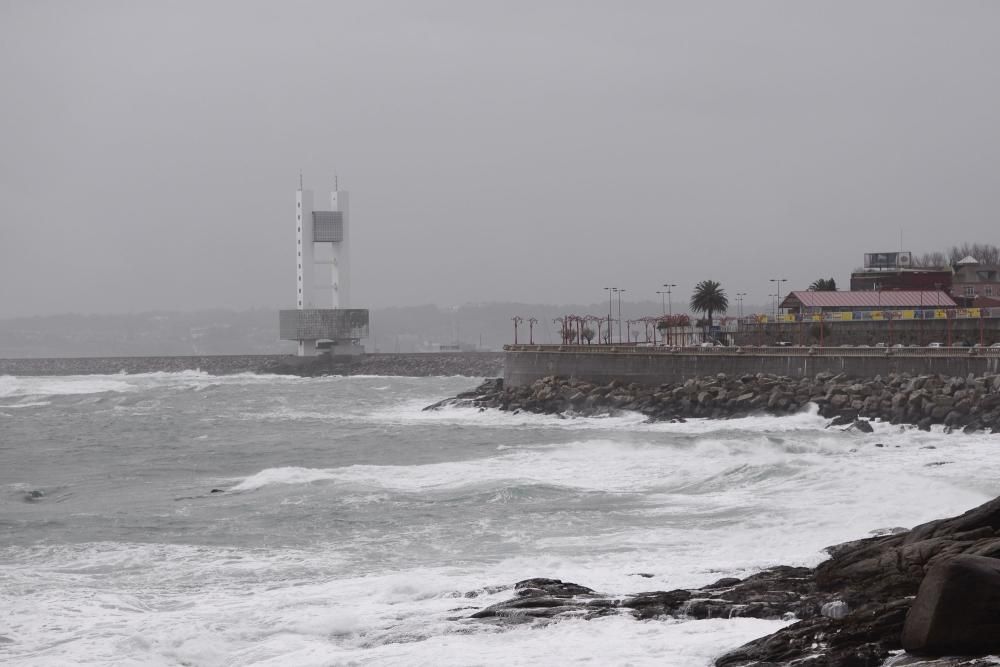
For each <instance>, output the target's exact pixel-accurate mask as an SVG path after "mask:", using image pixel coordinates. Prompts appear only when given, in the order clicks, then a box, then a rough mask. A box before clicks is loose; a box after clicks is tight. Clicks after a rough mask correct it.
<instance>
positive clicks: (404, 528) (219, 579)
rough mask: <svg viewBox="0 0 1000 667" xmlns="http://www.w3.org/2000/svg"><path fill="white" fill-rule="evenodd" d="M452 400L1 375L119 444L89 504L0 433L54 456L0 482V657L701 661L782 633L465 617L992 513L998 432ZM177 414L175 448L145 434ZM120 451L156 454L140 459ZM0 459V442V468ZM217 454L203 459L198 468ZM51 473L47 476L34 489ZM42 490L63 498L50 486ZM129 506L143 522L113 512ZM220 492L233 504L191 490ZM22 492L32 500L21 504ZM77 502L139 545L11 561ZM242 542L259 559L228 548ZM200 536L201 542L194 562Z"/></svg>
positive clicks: (230, 380)
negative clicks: (569, 584)
mask: <svg viewBox="0 0 1000 667" xmlns="http://www.w3.org/2000/svg"><path fill="white" fill-rule="evenodd" d="M31 382H36V384H34V385H32V384H30V383H31ZM26 383H27V384H26ZM114 383H121V384H117V385H116V384H114ZM468 383H469V382H468V380H462V379H454V378H453V379H422V380H415V379H413V378H385V377H380V378H378V379H371V378H360V379H359V378H322V379H302V378H275V377H273V376H253V375H244V376H223V377H215V376H208V375H206V374H203V373H197V372H186V373H168V374H147V375H143V376H120V375H115V376H87V377H79V378H75V377H72V378H37V379H27V378H9V377H3V378H0V396H3V397H4V398H5V400H4V403H9V404H11V405H26V404H28V403H32V402H43V401H39V400H38V399H39V398H42V397H45V398H46V399H48V398H49V397H55V396H59V395H62V394H61V393H60V392H61V391H67V392H68V395H73V394H82V395H84V397H88V395H89V398H94V399H95V400H96V401H100V402H94V403H92V404H91V403H87V404H79V403H75V402H74V403H73V404H72V405H71V406H70V407H71V408H72V411H70V409H68V408H67V409H66V412H65V413H59V412H57V411H59V410H63V409H64V408H66V405H60V402H59V401H58V400H52V401H51V405H50V406H47V407H45V410H51V411H52V415H53V417H54V419H52V420H49V419H47V418H45V419H43V421H44V422H46V423H47V422H49V421H52V422H55V423H59V422H60V419H61V418H63V415H64V414H65V415H68V417H66V418H69V419H72V420H74V421H72V428H73V429H74V430H73V432H72V434H71V435H72V436H73V437H75V436H76V435H77V433H78V432H80V434H81V435H85V436H87V437H90V438H91V439H93V440H96V441H100V440H101V439H104V438H110V437H114V434H115V431H114V430H113V429H112V428H111V426H114V425H119V426H122V429H123V430H122V431H121V432H120V434H119V437H120V438H121V440H120V441H118V442H116V443H114V444H115V445H116V447H114V448H111V449H109V452H110V453H108V454H106V455H107V456H109V458H108V460H107V461H105V462H104V465H105V466H106V468H107V469H108V470H110V471H114V472H115V476H114V478H113V479H114V485H113V486H111V487H108V486H96V487H95V486H87V484H98V483H101V481H102V480H104V479H105V478H107V477H108V475H107V474H105V473H104V472H103V470H104V469H103V468H101V467H100V466H97V467H96V468H95V470H97V471H98V473H99V474H93V475H92V476H91V477H86V478H85V477H84V476H83V473H82V472H81V476H80V477H73V476H72V473H73V471H74V469H75V468H74V467H73V466H67V465H66V461H67V460H72V459H67V455H66V454H65V452H64V451H63V450H59V449H58V448H59V447H60V446H61V445H62V444H66V446H67V447H70V445H71V444H72V442H73V439H72V438H70V437H67V438H65V443H64V441H63V440H60V439H58V438H54V439H49V440H46V439H39V440H37V441H32V440H30V437H29V436H30V433H31V430H30V429H32V428H37V423H36V422H31V421H29V420H30V419H32V415H33V414H34V413H33V411H30V410H13V411H11V412H10V415H9V416H5V417H4V420H5V422H4V426H5V427H7V426H8V424H11V425H18V424H22V422H23V424H24V427H23V428H22V430H21V431H20V433H21V434H22V435H21V438H20V440H19V443H18V444H19V446H23V447H24V448H25V449H24V451H25V452H34V451H35V450H36V448H40V447H44V448H50V449H51V451H52V452H53V454H51V455H49V454H48V453H46V455H45V456H43V457H42V458H40V459H39V460H40V461H41V463H39V464H38V465H39V467H37V468H35V469H32V471H31V474H28V473H23V475H22V476H20V477H13V478H12V479H6V478H4V474H5V472H6V470H8V469H9V468H8V467H4V466H3V465H0V488H2V489H3V493H2V494H0V503H7V504H6V505H5V506H4V509H9V510H12V512H11V513H8V514H6V515H5V516H4V519H0V521H6V520H7V516H13V517H16V521H14V522H9V523H3V524H0V528H3V529H4V530H5V531H6V532H0V608H3V609H4V610H5V616H4V619H5V620H4V627H3V628H0V635H2V636H3V637H5V638H7V639H9V640H10V641H0V662H8V663H11V664H24V665H63V664H126V665H132V664H134V665H150V664H151V665H177V664H191V665H206V666H214V665H220V666H221V665H232V664H247V665H286V664H296V665H313V664H314V665H329V664H358V665H367V664H378V665H468V664H489V665H492V664H515V665H516V664H524V665H529V664H532V665H533V664H562V663H568V662H584V661H587V662H590V663H593V664H633V665H666V666H668V667H671V666H673V667H681V666H683V667H692V666H695V667H698V666H702V665H705V666H707V665H709V664H710V663H711V660H712V658H713V657H715V656H716V655H718V654H720V653H722V652H724V651H726V650H727V649H729V648H734V647H736V646H738V645H740V644H742V643H744V642H746V641H748V640H750V639H752V638H754V637H757V636H760V635H763V634H766V633H768V632H772V631H774V630H775V629H777V628H778V627H780V626H781V623H780V622H769V621H759V620H753V619H712V620H707V621H679V620H656V621H645V622H637V621H635V620H632V619H631V618H628V617H624V616H614V617H608V618H603V619H597V620H593V621H589V622H585V621H579V620H569V621H562V622H558V623H553V624H548V625H545V626H536V625H525V626H514V627H512V628H509V627H505V626H500V625H495V624H489V623H481V622H474V621H471V620H469V619H468V616H469V614H470V613H472V612H473V611H474V610H477V609H481V608H482V607H485V606H487V605H489V604H492V603H495V602H498V601H500V600H503V599H505V598H506V597H508V596H509V595H511V591H510V589H509V586H510V585H511V584H513V583H514V582H516V581H518V580H521V579H524V578H528V577H535V576H548V577H556V578H560V579H563V580H566V581H575V582H577V583H580V584H583V585H586V586H589V587H592V588H594V589H596V590H598V591H601V592H606V593H610V594H616V595H624V594H630V593H636V592H640V591H643V590H658V589H660V590H669V589H671V588H677V587H689V586H700V585H704V584H706V583H709V582H711V581H714V580H716V579H718V578H720V577H724V576H745V575H746V574H749V573H751V572H753V571H757V570H759V569H761V568H765V567H768V566H772V565H778V564H790V565H796V564H803V565H812V564H815V563H817V562H819V561H820V560H822V559H823V558H824V554H823V552H822V548H823V547H825V546H827V545H830V544H834V543H837V542H841V541H845V540H849V539H857V538H860V537H864V536H865V535H866V534H867V533H868V531H871V530H873V529H878V528H888V527H894V526H900V525H901V526H904V527H909V526H912V525H914V524H916V523H919V522H922V521H926V520H930V519H933V518H939V517H942V516H947V515H952V514H957V513H959V512H961V511H964V510H966V509H968V508H970V507H973V506H975V505H977V504H979V503H981V502H983V501H984V500H986V499H987V498H989V497H993V496H995V495H997V494H998V493H1000V489H998V483H997V480H998V479H1000V459H997V457H994V456H992V452H993V449H995V446H996V445H995V436H987V435H963V434H951V435H944V434H942V433H940V432H932V433H925V432H919V431H915V430H913V429H908V428H904V429H901V428H898V427H893V426H890V425H887V424H876V425H874V426H875V432H874V433H871V434H859V433H853V432H842V431H840V430H836V429H829V430H826V429H824V428H823V426H824V425H825V420H823V419H821V418H820V417H818V415H817V414H816V413H815V411H804V412H802V413H800V414H798V415H794V416H791V417H782V418H777V417H768V416H757V417H747V418H743V419H734V420H725V421H708V420H689V421H688V422H686V423H676V424H669V423H654V424H647V423H644V418H643V417H642V416H641V415H636V414H625V415H620V416H616V417H605V418H575V419H560V418H558V417H553V416H545V415H530V414H525V413H521V414H517V415H513V414H510V413H503V412H499V411H494V410H488V411H485V412H479V411H477V410H473V409H459V408H449V409H445V410H442V411H437V412H423V411H422V410H421V408H422V407H423V406H425V405H427V404H428V403H431V402H433V401H434V400H436V399H437V398H440V397H441V396H442V395H447V394H448V393H454V391H456V390H461V389H462V388H464V385H467V384H468ZM123 385H125V386H123ZM114 387H117V388H114ZM126 387H130V388H126ZM57 390H58V391H57ZM32 392H38V393H32ZM47 392H52V393H47ZM103 394H109V395H110V396H103ZM44 402H49V401H48V400H46V401H44ZM64 403H65V402H64ZM109 404H111V405H112V406H113V407H114V410H109V409H108V406H109ZM40 414H41V415H47V414H49V413H48V412H46V411H42V412H41V413H40ZM81 414H82V415H84V416H85V417H88V418H92V421H88V420H87V419H84V418H81V417H80V415H81ZM109 416H112V417H113V418H112V419H109ZM34 418H35V419H36V420H38V419H39V417H38V416H35V417H34ZM181 419H189V420H191V422H192V424H193V426H192V424H185V426H187V427H189V428H187V429H185V430H181V431H178V432H171V431H167V430H166V429H167V428H168V427H169V425H170V424H171V423H172V422H175V421H178V420H181ZM88 428H89V429H91V430H89V431H88V430H87V429H88ZM161 431H162V433H163V435H162V436H157V435H156V434H160V433H161ZM136 433H142V434H150V433H152V434H154V435H153V436H152V437H154V438H156V437H162V442H161V441H160V440H157V441H156V442H155V443H154V444H156V445H157V446H155V447H150V448H148V452H146V450H145V449H143V450H138V449H136V448H135V446H134V443H133V438H135V437H136V436H135V434H136ZM261 434H271V435H272V436H273V439H268V438H267V437H263V435H261ZM469 434H472V436H471V437H468V436H469ZM331 435H336V436H338V438H337V439H333V438H331ZM258 436H260V437H259V438H258ZM459 436H462V437H465V438H466V439H459ZM400 438H401V439H403V440H404V444H403V446H401V447H398V448H396V449H393V448H392V447H391V446H392V445H395V444H397V443H396V442H395V440H394V439H400ZM275 443H279V445H275ZM455 443H459V445H460V447H457V446H456V445H455ZM879 444H880V445H882V446H881V447H878V446H876V445H879ZM449 445H450V446H452V447H453V449H448V446H449ZM466 445H468V448H466ZM255 446H256V447H258V448H259V449H258V450H255V449H254V447H255ZM931 447H933V449H931ZM328 448H332V449H331V451H332V452H333V453H331V454H329V455H328V452H327V449H328ZM337 448H339V449H337ZM275 450H277V451H275ZM473 450H474V451H473ZM12 451H14V450H13V449H12V448H9V447H8V448H7V449H3V448H0V463H4V462H5V461H7V460H6V459H3V458H2V457H3V456H4V455H8V456H9V455H10V454H9V452H12ZM48 451H49V450H46V452H48ZM66 451H84V452H87V456H97V454H90V453H89V452H90V450H86V449H84V450H72V449H67V450H66ZM134 451H140V452H146V453H144V454H143V456H146V458H144V459H142V460H141V461H140V463H138V464H134V468H124V467H123V466H122V464H121V462H120V457H121V456H122V455H123V454H124V453H129V452H134ZM213 452H214V455H215V456H216V458H215V459H211V460H212V461H221V462H222V464H221V466H220V467H218V468H212V469H211V471H208V470H207V463H208V461H209V458H208V455H209V454H212V453H213ZM385 452H389V453H388V454H385ZM376 454H382V456H376ZM390 454H391V456H390ZM49 460H51V461H52V463H51V465H52V466H57V467H44V466H45V465H49V464H47V463H46V461H49ZM10 462H13V463H15V464H17V463H19V462H20V459H19V458H16V457H15V458H12V459H10ZM130 465H133V464H130ZM203 466H204V467H206V471H205V472H203V471H202V469H203ZM81 468H82V466H81ZM54 471H55V472H59V473H60V474H65V475H66V476H67V479H66V480H65V481H63V482H60V484H59V485H57V484H54V483H51V481H46V480H48V479H49V478H50V477H51V476H52V475H54ZM178 471H179V472H178ZM170 475H176V477H171V476H170ZM26 480H31V484H28V482H27V481H26ZM95 480H96V481H95ZM216 483H218V484H216ZM129 484H132V485H133V487H130V488H132V490H133V491H134V495H133V496H131V498H134V499H135V500H136V503H137V504H142V503H154V507H153V511H152V513H150V514H143V515H136V514H134V513H133V508H132V507H130V506H129V504H128V503H123V502H119V501H116V498H119V497H124V496H119V495H118V494H119V493H120V492H121V491H122V487H124V486H126V485H129ZM213 486H219V487H222V488H225V489H227V492H226V493H221V494H214V495H210V494H207V493H206V492H207V490H208V489H210V488H213ZM33 489H42V490H44V496H41V497H39V499H37V500H32V501H30V502H26V495H25V494H26V492H29V493H30V491H31V490H33ZM94 489H98V490H100V491H103V492H104V493H106V494H107V495H108V496H109V501H108V502H107V504H106V505H100V504H96V505H88V507H87V509H86V511H92V512H95V513H97V514H96V515H97V517H98V519H99V520H100V522H101V525H103V524H117V523H119V522H120V523H122V524H126V525H133V524H134V525H135V526H136V528H135V529H134V530H133V532H132V533H129V534H131V535H133V536H134V537H133V539H120V540H118V541H110V540H109V541H99V542H98V541H94V539H95V538H93V537H89V536H87V535H83V536H79V535H77V536H76V537H75V538H74V539H66V540H62V541H60V540H46V539H36V538H32V539H29V540H23V541H19V540H18V535H19V532H18V530H19V526H21V525H22V523H23V524H25V525H26V524H30V523H31V522H32V521H37V522H38V523H40V524H41V525H42V526H43V527H44V526H47V525H48V524H46V523H45V521H49V522H51V524H52V525H53V526H56V527H58V526H62V525H64V524H69V525H74V524H77V523H81V522H83V521H84V520H86V519H87V517H86V516H85V515H84V514H83V512H84V510H83V509H81V507H80V505H81V504H82V503H83V501H84V500H85V499H87V500H89V499H90V498H91V497H94V496H95V495H96V496H99V493H95V491H94ZM146 489H148V492H146V491H145V490H146ZM191 489H201V490H200V491H197V490H196V491H193V492H192V491H191ZM62 497H66V498H69V499H73V501H74V502H61V503H60V502H59V500H60V498H62ZM157 498H162V500H160V501H158V500H157ZM156 502H160V503H161V504H160V505H155V503H156ZM13 510H17V511H16V513H13ZM36 515H37V517H36ZM261 517H264V519H261ZM265 519H267V520H270V521H271V523H266V522H265V523H261V522H262V521H264V520H265ZM185 521H190V523H184V522H185ZM296 521H298V522H299V524H301V525H302V526H304V528H303V530H304V532H305V538H303V536H301V535H299V536H295V537H296V538H297V539H296V540H294V541H293V540H290V538H289V541H283V540H285V539H286V535H290V534H291V533H289V532H287V531H285V530H283V529H284V528H285V525H284V524H294V523H295V522H296ZM18 522H22V523H18ZM163 522H180V524H181V525H182V527H183V528H184V531H182V532H181V533H179V534H180V535H182V536H183V537H181V538H179V539H177V542H176V543H161V542H162V539H161V538H160V537H159V536H160V535H161V534H162V533H160V532H157V531H156V530H155V529H156V528H159V527H160V524H161V523H163ZM299 524H296V525H299ZM206 526H210V527H212V529H213V530H215V529H216V528H217V527H219V526H222V527H223V528H225V530H228V531H229V532H225V530H223V529H222V528H219V529H218V530H217V531H216V532H211V533H209V532H208V528H206ZM8 528H11V530H7V529H8ZM38 530H39V529H36V532H33V533H32V535H35V536H37V535H38V534H39V533H38ZM53 530H55V528H54V529H53ZM123 530H124V529H123ZM261 531H263V533H264V535H265V537H266V539H263V540H256V541H253V542H250V541H249V537H257V536H258V533H259V532H261ZM337 531H341V532H337ZM203 533H205V534H208V535H209V537H210V538H211V539H208V538H206V541H205V543H198V540H199V539H200V538H201V537H202V534H203ZM171 534H174V533H171ZM220 536H221V537H220ZM248 536H249V537H248ZM102 539H103V538H102ZM157 540H160V541H157ZM189 542H190V543H189ZM478 543H485V544H486V545H487V546H486V547H478ZM251 545H253V546H251ZM638 573H644V574H651V575H652V577H650V578H646V577H640V576H637V574H638ZM503 587H507V588H503ZM467 594H468V596H467Z"/></svg>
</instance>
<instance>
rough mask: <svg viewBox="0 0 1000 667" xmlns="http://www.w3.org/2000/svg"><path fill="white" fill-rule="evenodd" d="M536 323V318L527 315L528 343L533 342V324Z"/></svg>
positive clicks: (532, 343) (531, 343)
mask: <svg viewBox="0 0 1000 667" xmlns="http://www.w3.org/2000/svg"><path fill="white" fill-rule="evenodd" d="M537 323H538V320H537V319H536V318H534V317H529V318H528V344H529V345H534V344H535V324H537Z"/></svg>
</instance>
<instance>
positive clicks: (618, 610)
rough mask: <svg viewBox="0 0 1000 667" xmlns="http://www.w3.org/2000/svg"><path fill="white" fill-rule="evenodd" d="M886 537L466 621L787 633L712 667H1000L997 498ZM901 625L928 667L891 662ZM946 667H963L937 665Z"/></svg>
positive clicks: (540, 595)
mask: <svg viewBox="0 0 1000 667" xmlns="http://www.w3.org/2000/svg"><path fill="white" fill-rule="evenodd" d="M889 532H890V534H886V535H880V536H878V537H872V538H868V539H863V540H858V541H856V542H848V543H845V544H841V545H837V546H835V547H831V548H829V549H828V551H829V553H830V555H831V557H830V559H829V560H827V561H825V562H823V563H821V564H820V565H819V566H818V567H816V568H803V567H775V568H771V569H768V570H765V571H764V572H761V573H758V574H755V575H753V576H750V577H747V578H746V579H736V578H728V579H721V580H719V581H717V582H715V583H714V584H711V585H709V586H705V587H703V588H697V589H678V590H673V591H651V592H645V593H638V594H632V595H614V594H608V593H599V592H596V591H594V590H591V589H589V588H587V587H585V586H581V585H579V584H573V583H568V582H562V581H559V580H556V579H544V578H537V579H528V580H525V581H522V582H519V583H518V584H516V585H515V586H514V593H515V595H514V597H512V598H510V599H508V600H505V601H502V602H499V603H497V604H494V605H491V606H489V607H486V608H484V609H481V610H479V611H477V612H475V613H473V614H471V616H469V618H471V619H475V620H476V621H479V622H491V623H511V622H518V623H523V622H533V621H541V622H551V621H553V620H558V619H561V618H584V619H588V618H596V617H600V616H606V615H609V614H626V615H629V616H632V617H634V618H636V619H640V620H642V619H650V618H685V619H702V618H719V617H726V618H728V617H733V616H743V617H753V618H764V619H781V620H794V621H795V622H794V623H792V624H790V625H787V626H785V627H783V628H782V629H781V630H779V631H778V632H775V633H774V634H771V635H768V636H766V637H762V638H760V639H757V640H754V641H752V642H750V643H748V644H746V645H744V646H742V647H740V648H738V649H736V650H733V651H730V652H728V653H726V654H725V655H722V656H721V657H719V658H718V659H717V660H716V662H715V664H716V666H717V667H750V666H752V665H754V666H757V667H765V666H776V665H790V664H794V665H800V666H803V667H806V666H808V667H843V666H850V667H876V666H878V665H883V664H890V663H887V662H886V661H887V660H888V659H889V658H890V656H894V657H892V662H891V664H894V665H903V664H913V665H916V664H923V665H938V666H940V667H944V666H955V667H957V666H959V665H969V666H972V665H977V666H983V665H993V664H1000V660H996V661H995V660H993V659H991V658H988V657H986V656H987V654H988V652H990V651H997V650H1000V648H998V647H1000V643H998V642H1000V634H998V633H997V628H998V625H997V623H998V612H997V608H996V607H995V603H996V601H997V600H1000V597H998V596H1000V498H997V499H995V500H993V501H990V502H989V503H986V504H985V505H982V506H980V507H977V508H975V509H973V510H971V511H969V512H966V513H965V514H963V515H961V516H959V517H954V518H950V519H943V520H939V521H932V522H930V523H926V524H923V525H921V526H918V527H916V528H914V529H913V530H910V531H902V530H900V531H896V532H892V531H889ZM938 572H942V574H936V573H938ZM928 573H931V575H928ZM925 576H926V577H927V581H924V580H925ZM922 582H924V585H923V586H922V585H921V584H922ZM970 587H972V588H974V589H975V592H974V593H973V592H972V588H970ZM925 589H926V590H927V591H928V595H929V596H930V597H929V598H926V599H925ZM918 590H919V591H920V595H918ZM915 596H916V601H914V597H915ZM963 599H965V600H968V601H970V602H971V603H970V604H964V605H963V604H962V602H961V600H963ZM942 600H944V602H943V603H942ZM956 602H957V604H956ZM949 605H950V606H949ZM911 607H912V611H911ZM956 609H960V610H961V611H960V612H959V611H956ZM955 613H960V614H961V615H960V616H959V617H957V618H958V620H960V621H961V622H960V623H959V622H956V617H955V616H954V614H955ZM908 614H909V616H910V619H909V620H908V618H907V615H908ZM904 625H905V626H906V635H905V637H906V640H905V641H906V642H907V643H906V644H905V645H906V647H907V648H910V649H911V650H915V651H919V652H920V654H921V655H923V656H932V657H934V658H933V660H931V659H928V658H926V657H925V658H920V659H919V660H918V659H917V658H915V657H908V656H906V655H901V651H902V649H903V648H904ZM935 642H936V643H935ZM948 655H963V656H965V657H962V658H948V657H936V656H948ZM977 655H978V656H981V657H978V658H970V657H969V656H977Z"/></svg>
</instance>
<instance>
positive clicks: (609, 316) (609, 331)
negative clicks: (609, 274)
mask: <svg viewBox="0 0 1000 667" xmlns="http://www.w3.org/2000/svg"><path fill="white" fill-rule="evenodd" d="M604 289H606V290H607V291H608V344H609V345H610V344H611V298H612V295H613V294H614V293H615V292H616V291H617V290H618V288H617V287H605V288H604Z"/></svg>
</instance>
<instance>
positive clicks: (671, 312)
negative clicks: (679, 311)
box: [663, 283, 677, 315]
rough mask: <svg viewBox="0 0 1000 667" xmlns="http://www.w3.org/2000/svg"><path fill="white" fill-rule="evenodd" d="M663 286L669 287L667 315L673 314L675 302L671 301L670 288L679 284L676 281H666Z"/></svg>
mask: <svg viewBox="0 0 1000 667" xmlns="http://www.w3.org/2000/svg"><path fill="white" fill-rule="evenodd" d="M663 286H664V287H666V288H667V315H673V314H674V313H673V310H674V309H673V304H672V303H670V290H672V289H673V288H675V287H677V285H676V284H674V283H664V284H663Z"/></svg>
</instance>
